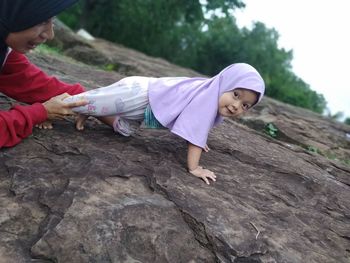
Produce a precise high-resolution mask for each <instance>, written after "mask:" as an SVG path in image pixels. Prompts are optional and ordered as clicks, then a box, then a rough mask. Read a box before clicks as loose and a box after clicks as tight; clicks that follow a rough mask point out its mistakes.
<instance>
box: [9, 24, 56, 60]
mask: <svg viewBox="0 0 350 263" xmlns="http://www.w3.org/2000/svg"><path fill="white" fill-rule="evenodd" d="M53 37H54V32H53V20H52V18H51V19H49V20H47V21H45V22H43V23H41V24H39V25H36V26H33V27H31V28H28V29H26V30H23V31H20V32H14V33H10V34H9V35H8V36H7V38H6V40H5V42H6V44H7V45H8V46H9V47H11V48H12V49H14V50H15V51H17V52H20V53H27V52H28V51H30V50H32V49H34V48H36V46H38V45H40V44H42V43H44V42H46V40H51V39H52V38H53Z"/></svg>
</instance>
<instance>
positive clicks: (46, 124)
mask: <svg viewBox="0 0 350 263" xmlns="http://www.w3.org/2000/svg"><path fill="white" fill-rule="evenodd" d="M35 127H37V128H39V129H44V130H47V129H49V130H51V129H52V128H53V126H52V122H51V121H44V122H42V123H40V124H37V125H35Z"/></svg>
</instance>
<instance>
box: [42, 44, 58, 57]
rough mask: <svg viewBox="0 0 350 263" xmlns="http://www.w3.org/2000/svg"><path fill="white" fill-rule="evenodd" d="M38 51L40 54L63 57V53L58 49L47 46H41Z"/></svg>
mask: <svg viewBox="0 0 350 263" xmlns="http://www.w3.org/2000/svg"><path fill="white" fill-rule="evenodd" d="M36 50H37V51H38V52H39V53H45V54H56V55H58V54H59V55H61V54H62V51H61V50H60V49H59V48H57V47H50V46H48V45H46V44H41V45H39V46H38V47H37V48H36Z"/></svg>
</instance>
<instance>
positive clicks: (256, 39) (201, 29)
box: [60, 0, 326, 113]
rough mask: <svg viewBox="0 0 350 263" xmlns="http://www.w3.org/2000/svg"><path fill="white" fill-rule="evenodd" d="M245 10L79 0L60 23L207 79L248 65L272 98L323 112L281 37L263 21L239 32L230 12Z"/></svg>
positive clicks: (238, 4)
mask: <svg viewBox="0 0 350 263" xmlns="http://www.w3.org/2000/svg"><path fill="white" fill-rule="evenodd" d="M243 7H244V3H243V2H242V1H240V0H206V1H205V0H193V1H187V0H133V1H129V0H99V1H97V0H81V1H80V2H79V4H78V5H75V6H74V7H73V8H71V9H70V10H69V11H68V12H65V13H63V14H62V15H60V19H62V20H63V21H64V22H65V23H66V24H67V25H68V26H70V27H73V28H75V29H78V28H80V27H84V28H85V29H87V30H88V31H89V32H90V33H92V34H93V35H94V36H97V37H101V38H105V39H108V40H110V41H115V42H118V43H121V44H123V45H125V46H128V47H131V48H134V49H137V50H140V51H142V52H144V53H146V54H149V55H151V56H156V57H163V58H165V59H167V60H169V61H171V62H173V63H176V64H179V65H181V66H184V67H190V68H193V69H195V70H197V71H199V72H201V73H204V74H207V75H214V74H217V73H218V72H219V71H220V70H222V69H223V68H224V67H226V66H228V65H229V64H232V63H235V62H247V63H250V64H252V65H254V66H255V67H256V68H257V69H258V71H259V72H260V73H261V74H262V76H263V78H264V80H265V82H266V87H267V90H266V91H267V95H268V96H270V97H272V98H276V99H278V100H280V101H283V102H287V103H290V104H293V105H296V106H300V107H304V108H307V109H310V110H313V111H315V112H318V113H322V112H323V111H324V109H325V108H326V101H325V99H324V97H323V96H322V95H321V94H318V93H316V92H315V91H313V90H311V89H310V87H309V85H308V84H307V83H305V82H304V81H303V80H302V79H300V78H299V77H298V76H296V75H295V74H294V73H293V71H292V66H291V62H292V59H293V52H292V51H291V50H285V49H283V48H279V47H278V39H279V34H278V32H277V31H276V30H275V29H270V28H267V27H266V26H265V25H264V24H263V23H261V22H257V23H255V25H254V26H253V28H252V29H247V28H243V29H240V28H238V26H237V24H236V20H235V18H234V17H232V15H231V13H232V11H233V10H234V9H236V8H243Z"/></svg>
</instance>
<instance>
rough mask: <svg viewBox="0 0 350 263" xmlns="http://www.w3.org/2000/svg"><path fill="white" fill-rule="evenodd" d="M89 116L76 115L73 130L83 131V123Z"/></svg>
mask: <svg viewBox="0 0 350 263" xmlns="http://www.w3.org/2000/svg"><path fill="white" fill-rule="evenodd" d="M88 117H89V116H87V115H83V114H78V116H77V118H76V120H75V128H76V129H77V130H78V131H82V130H84V125H85V121H86V119H87V118H88Z"/></svg>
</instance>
